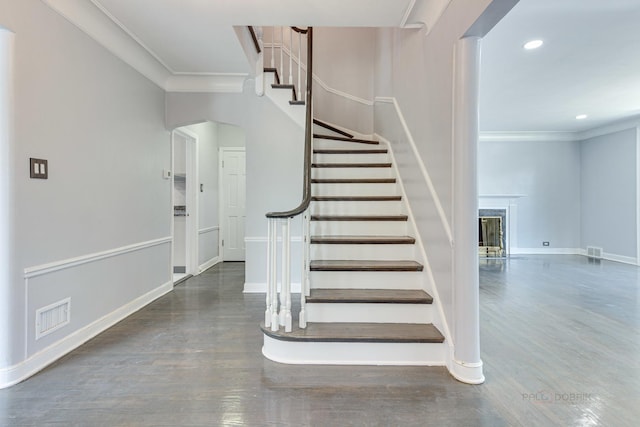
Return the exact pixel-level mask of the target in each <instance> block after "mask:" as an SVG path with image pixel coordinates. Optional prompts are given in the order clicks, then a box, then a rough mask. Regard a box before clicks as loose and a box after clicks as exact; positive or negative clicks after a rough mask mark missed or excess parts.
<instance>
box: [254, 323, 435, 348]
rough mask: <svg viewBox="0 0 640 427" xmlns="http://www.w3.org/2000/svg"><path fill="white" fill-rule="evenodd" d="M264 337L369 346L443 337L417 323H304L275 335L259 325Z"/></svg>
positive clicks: (423, 341) (429, 325) (418, 341)
mask: <svg viewBox="0 0 640 427" xmlns="http://www.w3.org/2000/svg"><path fill="white" fill-rule="evenodd" d="M260 328H261V329H262V332H264V334H265V335H267V336H269V337H271V338H274V339H277V340H282V341H300V342H368V343H441V342H444V336H443V335H442V334H441V333H440V331H439V330H438V328H436V327H435V326H433V325H432V324H430V323H428V324H417V323H312V322H310V323H307V327H306V328H305V329H301V328H300V327H299V326H298V325H294V326H293V329H292V331H291V332H284V329H283V328H280V330H279V331H277V332H272V331H271V329H269V328H265V327H264V325H260Z"/></svg>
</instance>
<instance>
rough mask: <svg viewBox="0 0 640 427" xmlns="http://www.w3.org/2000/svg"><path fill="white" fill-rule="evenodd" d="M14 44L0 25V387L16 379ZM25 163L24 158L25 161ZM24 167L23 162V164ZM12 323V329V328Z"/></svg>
mask: <svg viewBox="0 0 640 427" xmlns="http://www.w3.org/2000/svg"><path fill="white" fill-rule="evenodd" d="M13 45H14V34H13V33H12V32H11V31H9V30H7V29H5V28H2V27H0V389H1V388H3V387H5V386H8V385H10V384H11V383H12V382H15V380H16V379H15V378H11V377H9V376H8V375H9V374H8V371H6V370H5V369H4V368H7V367H9V366H11V364H12V362H13V360H12V359H13V356H12V354H13V352H12V350H13V346H12V338H13V335H14V334H16V335H17V334H20V333H21V332H20V331H16V326H15V324H14V323H13V322H12V317H13V316H14V314H15V312H16V309H15V307H14V304H12V303H13V302H15V300H14V298H13V293H14V290H13V289H12V281H13V280H14V278H13V272H14V268H15V261H14V259H13V257H12V253H13V243H14V236H13V231H12V228H13V227H12V225H13V224H12V223H13V219H14V214H13V203H12V198H13V197H12V191H13V145H14V141H13V53H14V50H13ZM25 162H26V160H25ZM25 167H26V163H25ZM12 324H13V325H14V326H13V328H12V327H11V326H12ZM12 332H13V334H12Z"/></svg>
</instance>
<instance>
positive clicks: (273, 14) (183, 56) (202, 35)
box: [91, 0, 415, 74]
mask: <svg viewBox="0 0 640 427" xmlns="http://www.w3.org/2000/svg"><path fill="white" fill-rule="evenodd" d="M91 1H92V2H93V3H94V4H95V5H96V6H97V7H99V8H100V9H101V10H102V11H103V12H104V13H105V14H107V15H108V16H109V17H110V18H111V19H112V20H113V21H114V22H116V23H117V24H118V25H119V26H120V27H121V28H122V29H124V30H125V31H126V32H127V33H129V35H131V36H132V37H134V38H135V39H136V40H137V41H138V42H139V43H140V44H141V45H143V47H145V48H146V49H147V50H148V51H149V52H151V53H152V55H154V56H155V57H156V59H158V60H159V61H160V62H161V63H162V64H163V65H164V66H165V67H166V68H167V69H168V70H169V71H171V72H172V73H174V74H214V73H247V72H248V71H249V64H248V63H247V59H246V56H245V55H244V53H243V51H242V49H241V48H240V44H239V42H238V38H237V36H236V34H235V32H234V31H233V26H234V25H254V26H261V25H265V26H266V25H298V26H307V25H312V26H334V27H336V26H351V27H358V26H368V27H385V26H400V25H401V24H403V23H404V22H403V20H404V21H406V19H407V18H406V17H405V15H406V14H408V13H409V12H410V11H411V10H410V9H411V8H412V7H413V5H414V3H415V1H412V0H376V1H371V0H348V1H346V0H322V1H319V0H270V1H265V0H162V1H158V0H135V1H132V0H91Z"/></svg>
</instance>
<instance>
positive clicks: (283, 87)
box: [271, 83, 298, 101]
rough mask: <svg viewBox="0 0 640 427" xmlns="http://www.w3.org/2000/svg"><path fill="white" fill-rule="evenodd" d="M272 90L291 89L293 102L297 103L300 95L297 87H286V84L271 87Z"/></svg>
mask: <svg viewBox="0 0 640 427" xmlns="http://www.w3.org/2000/svg"><path fill="white" fill-rule="evenodd" d="M271 87H272V88H274V89H289V90H291V92H292V93H293V100H294V101H297V100H298V95H297V94H296V87H295V86H294V85H286V84H276V83H274V84H272V85H271Z"/></svg>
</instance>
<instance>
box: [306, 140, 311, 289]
mask: <svg viewBox="0 0 640 427" xmlns="http://www.w3.org/2000/svg"><path fill="white" fill-rule="evenodd" d="M312 152H313V151H312ZM305 223H306V224H305V227H306V236H307V240H306V245H305V258H306V261H307V268H306V269H305V271H304V276H305V277H304V290H305V295H306V296H309V295H311V278H310V276H311V215H310V212H309V210H308V209H307V215H306V218H305Z"/></svg>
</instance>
